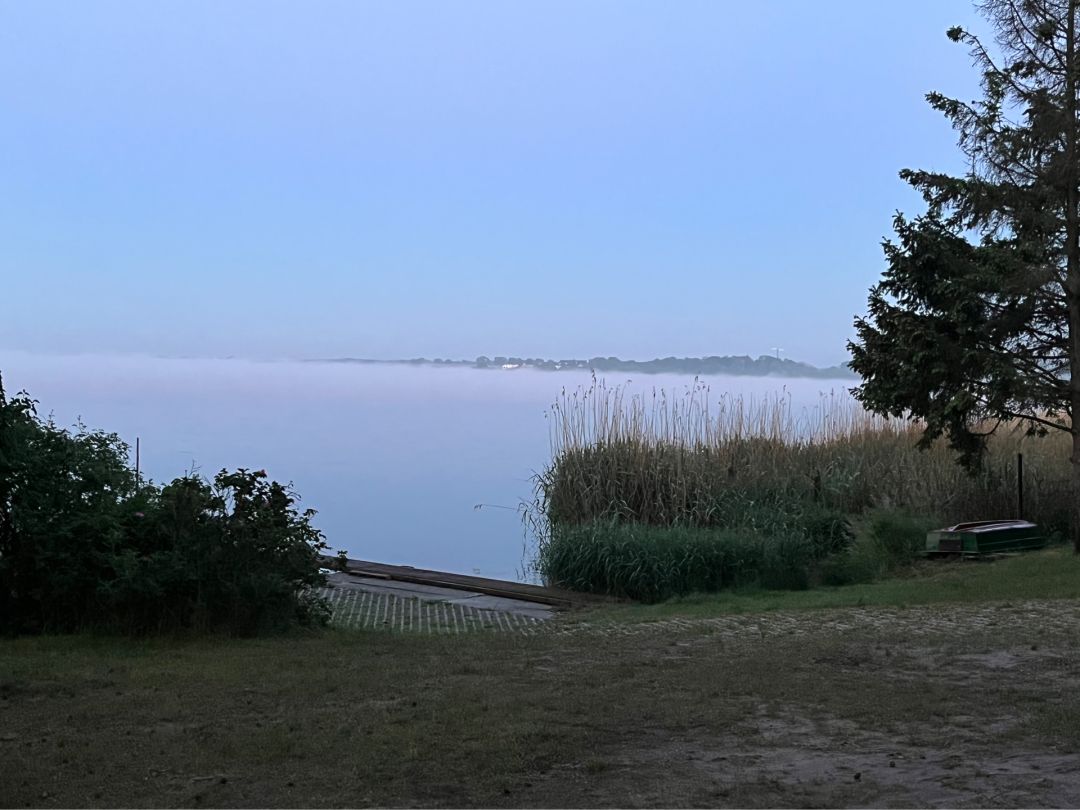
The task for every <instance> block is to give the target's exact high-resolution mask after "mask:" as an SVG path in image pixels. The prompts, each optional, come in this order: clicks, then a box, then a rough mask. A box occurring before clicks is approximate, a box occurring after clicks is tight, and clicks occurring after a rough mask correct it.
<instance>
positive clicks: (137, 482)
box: [135, 436, 141, 488]
mask: <svg viewBox="0 0 1080 810" xmlns="http://www.w3.org/2000/svg"><path fill="white" fill-rule="evenodd" d="M140 483H141V482H140V480H139V437H138V436H136V437H135V487H136V488H138V487H139V485H140Z"/></svg>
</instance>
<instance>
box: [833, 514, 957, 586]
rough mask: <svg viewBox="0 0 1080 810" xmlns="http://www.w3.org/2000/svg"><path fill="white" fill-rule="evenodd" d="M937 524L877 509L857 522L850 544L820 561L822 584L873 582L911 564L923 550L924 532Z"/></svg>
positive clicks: (933, 520)
mask: <svg viewBox="0 0 1080 810" xmlns="http://www.w3.org/2000/svg"><path fill="white" fill-rule="evenodd" d="M939 526H940V522H939V521H937V520H935V519H933V518H927V517H920V516H918V515H912V514H910V513H909V512H906V511H904V510H899V509H877V510H874V511H872V512H870V513H869V514H868V515H866V516H865V517H864V518H863V519H862V520H861V521H860V528H859V531H858V532H857V533H856V536H855V539H854V541H853V542H852V543H851V544H850V545H849V546H848V547H847V548H845V549H843V550H842V551H840V552H838V553H836V554H833V555H831V556H829V557H828V558H827V559H826V560H824V561H823V563H822V565H821V567H820V571H819V575H820V579H821V581H822V583H823V584H825V585H853V584H856V583H862V582H873V581H874V580H876V579H880V578H881V577H884V576H886V575H888V574H889V573H891V572H893V571H895V570H896V569H897V568H900V567H902V566H904V565H907V564H909V563H911V562H912V561H913V560H914V559H915V558H916V557H917V555H918V554H919V552H920V551H922V550H923V549H924V548H925V547H926V533H927V532H929V531H931V530H932V529H934V528H938V527H939Z"/></svg>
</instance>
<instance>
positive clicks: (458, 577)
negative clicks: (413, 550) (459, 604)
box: [322, 555, 603, 607]
mask: <svg viewBox="0 0 1080 810" xmlns="http://www.w3.org/2000/svg"><path fill="white" fill-rule="evenodd" d="M322 561H323V564H324V565H325V566H326V567H327V568H332V569H334V570H341V569H340V567H339V566H340V561H339V560H338V558H337V557H330V556H326V555H323V556H322ZM345 570H346V572H348V573H350V574H357V575H359V576H365V577H378V578H380V579H396V580H398V581H400V582H414V583H416V584H418V585H435V586H438V587H440V588H453V589H456V590H462V591H472V592H474V593H482V594H486V595H488V596H502V597H505V598H507V599H522V600H525V601H528V602H539V603H540V604H544V605H554V606H556V607H570V606H572V605H580V604H585V603H588V602H596V601H600V600H602V599H603V597H601V596H597V595H595V594H586V593H578V592H576V591H567V590H564V589H562V588H548V587H544V586H542V585H529V584H528V583H525V582H510V581H508V580H504V579H490V578H488V577H475V576H468V575H466V574H451V573H449V572H447V571H432V570H430V569H427V568H413V567H412V566H408V565H386V564H385V563H377V562H371V561H369V560H351V559H350V560H346V561H345Z"/></svg>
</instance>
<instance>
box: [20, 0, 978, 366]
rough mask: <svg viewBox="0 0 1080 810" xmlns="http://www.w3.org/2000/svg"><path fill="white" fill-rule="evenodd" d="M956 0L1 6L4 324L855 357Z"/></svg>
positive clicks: (956, 60)
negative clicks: (851, 343)
mask: <svg viewBox="0 0 1080 810" xmlns="http://www.w3.org/2000/svg"><path fill="white" fill-rule="evenodd" d="M956 23H964V24H973V23H977V17H976V14H975V12H974V10H973V9H972V7H971V6H970V4H969V3H968V2H967V1H966V0H955V1H953V2H947V1H946V0H905V2H902V3H897V2H866V1H865V0H860V2H841V0H836V1H835V2H827V3H808V2H804V1H803V0H773V1H772V2H763V3H755V4H751V3H735V2H726V1H725V0H712V2H689V1H688V0H681V1H679V2H657V1H654V2H633V1H632V0H620V1H619V2H600V1H599V0H596V1H595V2H594V1H588V0H573V1H572V2H558V1H557V0H543V2H527V1H525V0H523V1H522V2H503V1H502V0H500V1H499V2H434V1H433V2H408V1H407V0H393V2H384V3H375V2H360V1H359V0H357V1H356V2H317V1H316V0H312V1H311V2H287V3H286V2H270V1H268V0H260V1H259V2H240V1H239V0H231V1H230V2H228V3H220V2H166V1H165V0H157V1H156V2H153V3H145V2H106V1H105V0H97V2H94V3H78V2H65V3H55V2H48V1H47V0H34V2H13V1H10V0H9V1H8V2H0V188H2V189H3V194H0V245H2V249H0V308H2V316H0V348H8V349H29V350H40V351H49V352H72V351H95V352H99V351H100V352H147V353H153V354H166V355H207V356H223V355H245V356H255V357H272V356H292V357H303V356H307V357H312V356H341V355H351V356H364V357H410V356H418V355H424V356H428V357H435V356H442V357H475V356H476V355H478V354H496V353H499V354H502V353H506V354H519V355H522V356H544V357H567V356H575V357H583V356H592V355H610V354H615V355H619V356H623V357H636V358H650V357H655V356H666V355H671V354H674V355H680V356H681V355H704V354H742V353H748V354H752V355H757V354H761V353H768V352H769V351H770V349H771V347H774V346H781V347H784V348H785V350H786V354H787V355H788V356H791V357H794V358H796V359H802V360H807V361H810V362H814V363H819V364H826V363H834V362H838V361H841V360H843V359H844V358H845V357H846V354H845V350H844V344H845V341H846V340H847V339H848V337H849V336H850V335H851V331H852V330H851V320H852V317H853V316H854V315H855V314H856V313H858V312H861V311H862V309H863V306H864V303H865V300H866V291H867V287H868V286H869V285H870V284H871V283H873V282H874V280H875V279H876V278H877V277H878V275H879V274H880V272H881V270H882V267H883V261H882V257H881V250H880V240H881V238H882V237H883V236H885V235H887V234H888V232H889V230H890V221H891V218H892V215H893V213H894V211H895V210H896V209H898V208H900V209H904V210H906V211H908V212H916V211H918V210H919V209H920V204H919V201H918V199H917V198H916V197H915V196H914V195H913V194H912V192H910V191H909V190H908V189H907V188H906V186H905V185H904V184H903V183H902V182H901V181H900V180H899V179H898V178H897V176H896V173H897V171H898V170H899V169H900V168H902V167H905V166H914V167H922V168H936V169H945V170H957V169H958V168H960V165H961V164H960V158H959V156H958V154H957V152H956V150H955V146H954V137H953V133H952V132H951V130H950V129H949V127H948V124H947V123H946V122H945V121H944V120H943V119H942V118H941V117H940V116H938V115H937V114H936V113H934V112H933V111H932V110H930V109H929V108H928V107H927V106H926V104H925V101H924V100H923V95H924V94H925V93H926V92H927V91H928V90H932V89H937V90H941V91H944V92H947V93H950V94H956V95H959V96H961V97H968V98H969V97H972V96H973V95H974V94H975V93H976V92H977V87H976V77H975V75H974V73H973V71H972V69H971V67H970V58H969V57H968V55H967V54H966V52H965V51H964V49H963V48H962V47H960V46H957V45H953V44H952V43H950V42H948V41H947V39H946V38H945V34H944V32H945V29H946V28H947V27H948V26H949V25H952V24H956Z"/></svg>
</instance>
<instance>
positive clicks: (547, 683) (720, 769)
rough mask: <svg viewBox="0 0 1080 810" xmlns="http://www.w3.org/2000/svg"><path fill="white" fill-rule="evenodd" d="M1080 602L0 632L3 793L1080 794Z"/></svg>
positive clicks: (501, 802)
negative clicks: (429, 627) (119, 632)
mask: <svg viewBox="0 0 1080 810" xmlns="http://www.w3.org/2000/svg"><path fill="white" fill-rule="evenodd" d="M1078 640H1080V603H1078V602H1075V601H1071V600H1053V601H1049V600H1048V601H1034V602H1031V601H1028V602H1017V603H1011V604H1010V603H997V604H978V605H965V606H956V605H938V606H933V607H921V608H911V609H877V608H874V609H842V610H829V611H801V612H792V613H770V614H763V615H760V616H729V617H723V618H721V619H706V620H670V621H665V622H660V623H652V624H641V625H621V626H620V625H614V624H610V625H609V624H593V625H582V624H581V623H575V622H574V621H573V620H572V619H571V620H569V621H565V622H563V623H562V624H561V625H559V626H558V627H556V628H554V629H553V632H549V633H546V634H540V635H535V636H509V635H506V634H502V635H498V634H473V635H468V636H457V637H452V638H448V637H416V636H406V635H402V634H394V633H387V632H382V633H372V632H367V633H361V632H346V631H341V632H336V633H329V634H326V635H325V636H323V637H319V638H299V639H282V640H274V641H252V642H235V641H227V640H219V641H216V642H206V641H201V642H187V643H184V642H170V643H153V644H136V643H132V642H124V641H117V640H93V639H83V638H69V639H44V640H23V641H16V642H3V643H0V805H3V806H80V805H88V806H170V805H179V806H189V807H199V806H369V805H394V806H416V805H422V806H423V805H431V806H527V807H543V806H618V807H638V806H749V807H777V806H807V807H818V806H871V807H894V806H895V807H907V806H919V807H1020V806H1025V807H1070V806H1078V805H1080V753H1078V752H1080V650H1078Z"/></svg>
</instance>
